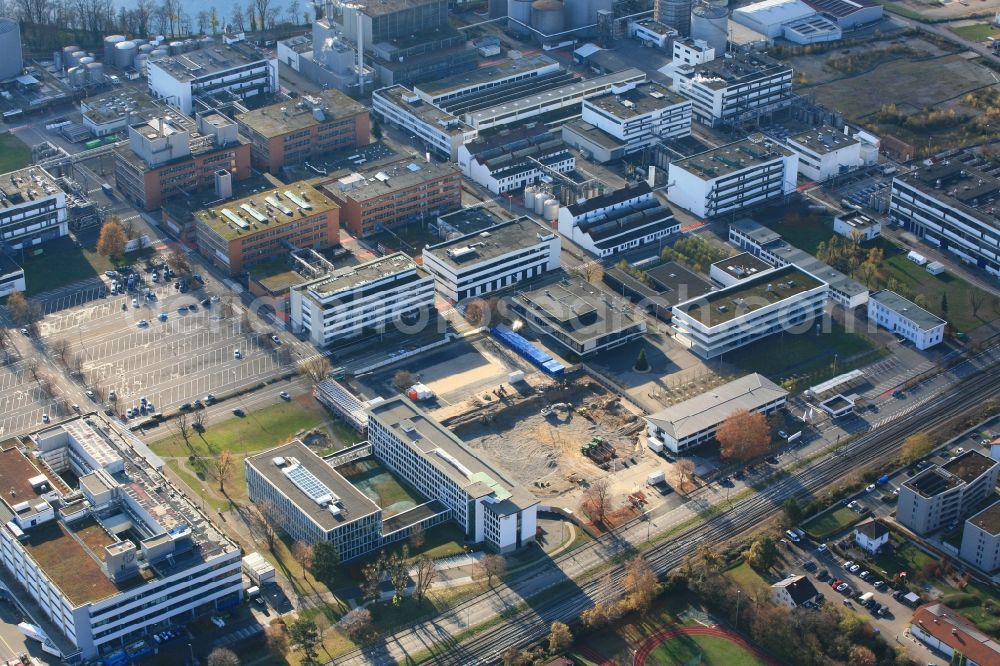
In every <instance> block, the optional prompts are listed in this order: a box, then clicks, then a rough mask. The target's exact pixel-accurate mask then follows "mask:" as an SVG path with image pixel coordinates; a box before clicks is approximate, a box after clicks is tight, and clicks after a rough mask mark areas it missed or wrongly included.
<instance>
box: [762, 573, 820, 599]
mask: <svg viewBox="0 0 1000 666" xmlns="http://www.w3.org/2000/svg"><path fill="white" fill-rule="evenodd" d="M773 587H783V588H785V589H786V590H787V591H788V595H789V596H790V597H791V598H792V601H793V602H795V605H796V606H801V605H802V604H804V603H805V602H807V601H811V600H813V599H815V598H816V595H817V594H819V591H818V590H817V589H816V586H815V585H813V584H812V581H811V580H809V579H808V578H806V577H805V576H789V577H788V578H786V579H785V580H783V581H779V582H777V583H775V584H774V586H773Z"/></svg>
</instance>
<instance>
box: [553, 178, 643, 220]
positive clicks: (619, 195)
mask: <svg viewBox="0 0 1000 666" xmlns="http://www.w3.org/2000/svg"><path fill="white" fill-rule="evenodd" d="M650 191H651V190H650V188H649V185H648V184H647V183H646V181H641V182H639V183H638V184H637V185H634V186H633V187H623V188H621V189H620V190H614V191H613V192H608V193H607V194H602V195H600V196H596V197H591V198H590V199H587V200H585V201H581V202H579V203H575V204H570V205H569V206H567V208H568V209H569V212H570V213H571V214H572V215H573V217H576V216H578V215H584V214H586V213H589V212H590V211H593V210H600V209H601V208H607V207H608V206H614V205H615V204H620V203H622V202H625V201H628V200H629V199H635V198H636V197H641V196H642V195H644V194H648V193H649V192H650Z"/></svg>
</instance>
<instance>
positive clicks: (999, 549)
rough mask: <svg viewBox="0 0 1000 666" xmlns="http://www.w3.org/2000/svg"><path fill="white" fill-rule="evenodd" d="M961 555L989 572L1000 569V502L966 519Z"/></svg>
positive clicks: (975, 565)
mask: <svg viewBox="0 0 1000 666" xmlns="http://www.w3.org/2000/svg"><path fill="white" fill-rule="evenodd" d="M959 557H961V558H962V559H963V560H965V561H966V562H968V563H969V564H971V565H973V566H974V567H976V568H977V569H979V570H980V571H984V572H986V573H988V574H992V573H993V572H994V571H996V570H997V569H1000V502H994V503H993V504H991V505H990V506H988V507H986V508H985V509H983V510H982V511H980V512H979V513H977V514H975V515H974V516H971V517H970V518H968V519H967V520H966V521H965V527H964V528H963V530H962V545H961V548H960V549H959Z"/></svg>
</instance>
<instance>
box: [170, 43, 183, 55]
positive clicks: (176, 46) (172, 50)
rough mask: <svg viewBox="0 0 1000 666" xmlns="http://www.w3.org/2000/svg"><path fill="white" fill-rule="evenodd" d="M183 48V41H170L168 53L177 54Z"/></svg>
mask: <svg viewBox="0 0 1000 666" xmlns="http://www.w3.org/2000/svg"><path fill="white" fill-rule="evenodd" d="M183 50H184V42H170V55H177V54H178V53H181V52H182V51H183Z"/></svg>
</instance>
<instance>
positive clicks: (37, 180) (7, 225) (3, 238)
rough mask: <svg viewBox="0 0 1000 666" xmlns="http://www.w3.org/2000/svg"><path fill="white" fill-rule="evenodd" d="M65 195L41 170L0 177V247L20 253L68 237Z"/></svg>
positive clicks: (34, 169) (26, 169)
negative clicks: (23, 249) (40, 244)
mask: <svg viewBox="0 0 1000 666" xmlns="http://www.w3.org/2000/svg"><path fill="white" fill-rule="evenodd" d="M68 220H69V214H68V211H67V208H66V193H65V192H63V191H62V188H60V187H59V184H58V183H56V181H55V179H54V178H53V177H52V176H50V175H49V174H48V172H46V171H45V169H43V168H41V167H27V168H24V169H20V170H18V171H11V172H10V173H5V174H3V175H0V245H3V246H6V247H7V248H9V249H11V250H19V249H22V248H26V247H29V246H31V245H38V244H39V243H44V242H45V241H47V240H52V239H53V238H60V237H62V236H65V235H66V234H68V233H69V221H68Z"/></svg>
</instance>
